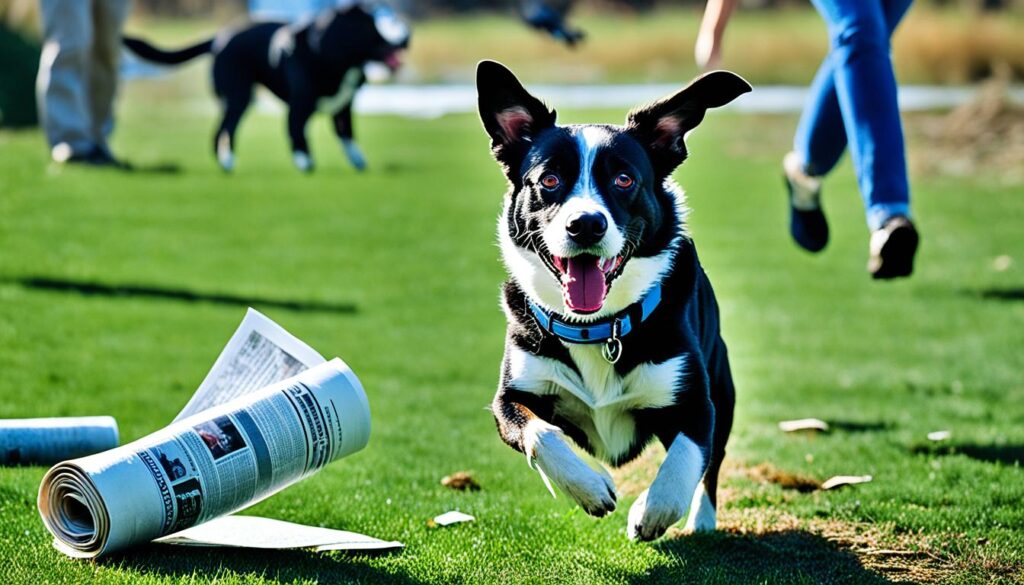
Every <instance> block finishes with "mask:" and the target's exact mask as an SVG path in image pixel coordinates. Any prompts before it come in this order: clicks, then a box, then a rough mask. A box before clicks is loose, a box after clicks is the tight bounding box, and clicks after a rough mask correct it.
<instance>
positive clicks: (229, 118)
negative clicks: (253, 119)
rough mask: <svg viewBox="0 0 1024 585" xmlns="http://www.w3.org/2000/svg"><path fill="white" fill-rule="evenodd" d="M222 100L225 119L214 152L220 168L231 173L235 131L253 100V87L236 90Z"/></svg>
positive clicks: (215, 140) (233, 166) (218, 129)
mask: <svg viewBox="0 0 1024 585" xmlns="http://www.w3.org/2000/svg"><path fill="white" fill-rule="evenodd" d="M221 99H222V101H223V103H224V117H223V119H222V120H221V122H220V126H219V127H218V128H217V133H216V134H215V135H214V137H213V152H214V154H215V155H216V156H217V163H218V164H220V168H222V169H224V171H225V172H231V171H232V170H233V169H234V168H235V131H236V130H237V129H238V123H239V122H241V120H242V115H243V114H245V110H246V109H247V108H248V107H249V102H250V101H251V100H252V87H251V86H248V87H244V89H235V90H234V91H232V92H231V93H227V94H224V95H223V97H222V98H221Z"/></svg>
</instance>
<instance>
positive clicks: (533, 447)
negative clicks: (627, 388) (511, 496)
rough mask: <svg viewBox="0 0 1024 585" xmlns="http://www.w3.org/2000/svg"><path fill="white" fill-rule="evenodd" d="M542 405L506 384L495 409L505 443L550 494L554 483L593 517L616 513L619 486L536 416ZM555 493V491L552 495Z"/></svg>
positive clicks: (495, 402)
mask: <svg viewBox="0 0 1024 585" xmlns="http://www.w3.org/2000/svg"><path fill="white" fill-rule="evenodd" d="M539 402H540V401H539V400H538V397H537V396H536V395H533V394H529V393H527V392H520V391H517V390H515V389H513V388H510V387H509V386H508V385H505V384H503V387H502V388H501V389H499V390H498V394H497V395H496V396H495V397H494V402H493V404H492V405H491V411H492V412H493V413H494V420H495V422H497V424H498V433H499V434H500V435H501V438H502V440H503V441H505V443H507V444H508V445H509V446H511V447H512V448H513V449H515V450H516V451H520V452H522V453H525V454H526V461H527V463H529V465H530V467H532V468H534V469H536V470H537V471H538V472H540V475H541V478H542V479H543V480H544V483H545V484H546V485H547V486H548V489H549V490H551V489H552V488H551V484H552V483H554V484H555V485H557V486H558V487H559V489H561V490H562V492H564V493H566V494H568V495H569V497H571V498H572V499H573V500H575V501H576V502H577V503H578V504H579V505H580V507H582V508H583V509H584V510H585V511H586V512H587V513H588V514H590V515H592V516H598V517H600V516H604V515H606V514H609V513H611V512H612V511H613V510H615V498H616V495H615V484H614V483H613V482H612V480H611V478H610V477H608V476H607V475H602V474H600V473H598V472H596V471H594V470H593V469H591V468H590V466H588V465H587V464H586V463H585V462H584V461H583V460H581V459H580V458H579V457H578V456H577V455H576V454H575V453H574V452H573V451H572V449H571V448H570V447H569V445H568V444H567V443H566V441H565V438H564V434H563V432H562V430H561V429H559V428H558V427H556V426H554V425H552V424H551V423H549V422H547V421H545V420H543V419H541V418H540V417H538V416H537V415H536V414H535V410H541V409H542V408H543V405H541V404H540V403H539ZM530 406H533V407H534V408H530ZM554 493H555V492H554V491H553V490H552V491H551V495H554Z"/></svg>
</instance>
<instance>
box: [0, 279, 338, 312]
mask: <svg viewBox="0 0 1024 585" xmlns="http://www.w3.org/2000/svg"><path fill="white" fill-rule="evenodd" d="M0 282H5V283H11V284H16V285H18V286H22V287H24V288H30V289H35V290H45V291H53V292H64V293H74V294H79V295H83V296H99V297H112V298H119V297H134V298H151V299H165V300H172V301H183V302H189V303H197V302H205V303H214V304H219V305H237V306H242V307H256V308H259V307H271V308H274V309H287V310H290V311H300V312H306V311H309V312H323V313H355V312H356V305H354V304H352V303H326V302H319V301H299V300H281V299H267V298H262V297H251V296H241V295H231V294H221V293H206V292H198V291H194V290H189V289H184V288H165V287H158V286H147V285H132V284H103V283H99V282H88V281H81V280H69V279H61V278H47V277H39V276H27V277H21V278H10V279H3V280H0Z"/></svg>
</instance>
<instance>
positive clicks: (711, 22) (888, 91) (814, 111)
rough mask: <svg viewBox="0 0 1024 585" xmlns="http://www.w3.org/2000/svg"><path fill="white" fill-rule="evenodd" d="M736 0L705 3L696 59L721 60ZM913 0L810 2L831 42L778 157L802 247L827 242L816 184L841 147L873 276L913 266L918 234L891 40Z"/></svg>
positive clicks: (707, 64) (708, 64) (814, 248)
mask: <svg viewBox="0 0 1024 585" xmlns="http://www.w3.org/2000/svg"><path fill="white" fill-rule="evenodd" d="M735 1H736V0H709V1H708V3H707V9H706V11H705V14H704V20H703V22H702V24H701V30H700V34H699V35H698V38H697V45H696V48H695V53H696V58H697V63H698V65H700V66H701V67H702V68H704V69H712V68H714V67H716V66H717V65H718V63H719V62H720V60H721V47H722V37H723V33H724V31H725V26H726V23H727V22H728V20H729V16H730V14H731V13H732V9H733V7H734V5H735ZM912 1H913V0H811V2H812V3H813V4H814V7H815V8H816V9H817V10H818V12H819V13H820V14H821V16H822V17H823V18H824V19H825V22H826V23H827V25H828V33H829V39H830V44H831V49H830V51H829V54H828V56H827V57H825V60H824V62H822V64H821V67H820V68H819V69H818V73H817V75H816V76H815V77H814V82H813V83H812V84H811V90H810V98H809V101H808V103H807V105H806V107H805V108H804V111H803V115H802V116H801V118H800V123H799V125H798V126H797V131H796V137H795V138H794V140H793V151H792V152H790V153H789V154H787V155H786V156H785V157H784V158H783V165H782V166H783V172H784V174H785V178H786V186H787V187H788V191H789V203H790V233H791V235H792V236H793V239H794V240H795V241H796V243H797V244H799V245H800V246H801V247H802V248H804V249H806V250H808V251H810V252H819V251H821V250H822V249H823V248H824V247H825V245H826V244H827V243H828V222H827V221H826V219H825V214H824V213H823V212H822V208H821V182H822V178H823V177H824V176H825V175H827V174H828V173H829V172H830V171H831V170H832V169H833V168H834V167H835V166H836V164H837V163H838V162H839V159H840V157H841V156H842V154H843V151H844V150H846V148H847V147H849V149H850V154H851V156H852V159H853V166H854V170H855V171H856V174H857V183H858V185H859V187H860V192H861V195H862V196H863V198H864V206H865V208H866V211H867V223H868V228H869V229H870V230H871V239H870V242H869V245H868V252H869V260H868V271H869V272H870V273H871V276H872V277H874V278H878V279H888V278H897V277H901V276H908V275H910V273H911V272H912V271H913V267H914V254H915V253H916V252H917V245H918V241H919V236H918V233H917V229H916V228H915V227H914V223H913V221H912V220H911V214H910V187H909V184H908V181H907V166H906V156H905V153H904V147H903V129H902V126H901V123H900V114H899V107H898V104H897V101H896V77H895V75H894V74H893V69H892V61H891V59H890V56H889V52H890V47H889V38H890V37H891V36H892V33H893V31H894V30H895V28H896V25H898V24H899V22H900V20H901V19H902V18H903V15H904V14H906V12H907V9H908V8H910V4H911V2H912Z"/></svg>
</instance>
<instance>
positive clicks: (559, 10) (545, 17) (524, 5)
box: [519, 0, 586, 47]
mask: <svg viewBox="0 0 1024 585" xmlns="http://www.w3.org/2000/svg"><path fill="white" fill-rule="evenodd" d="M570 8H572V1H571V0H521V1H520V3H519V14H520V16H522V18H523V20H524V21H525V22H526V24H528V25H530V26H532V27H533V28H535V29H537V30H542V31H544V32H546V33H548V34H549V35H551V36H552V37H554V38H555V39H557V40H559V41H562V42H563V43H565V44H566V45H568V46H570V47H575V46H576V43H578V42H580V41H582V40H583V38H584V37H585V36H586V34H585V33H584V32H583V31H582V30H580V29H578V28H571V27H570V26H569V25H568V24H567V23H566V21H565V17H566V16H567V15H568V13H569V9H570Z"/></svg>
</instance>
